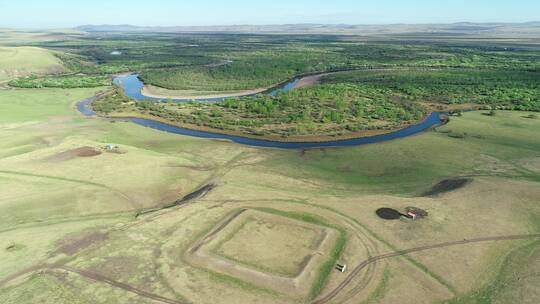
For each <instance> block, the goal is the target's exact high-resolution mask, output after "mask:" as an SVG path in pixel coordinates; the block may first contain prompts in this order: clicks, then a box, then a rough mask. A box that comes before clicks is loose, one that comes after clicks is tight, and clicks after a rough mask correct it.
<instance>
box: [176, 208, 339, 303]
mask: <svg viewBox="0 0 540 304" xmlns="http://www.w3.org/2000/svg"><path fill="white" fill-rule="evenodd" d="M338 237H339V233H338V232H337V231H336V230H335V229H332V228H329V227H326V226H319V225H315V224H312V223H307V222H303V221H300V220H297V219H292V218H288V217H285V216H280V215H276V214H273V213H266V212H263V211H258V210H246V209H242V210H240V211H238V212H236V213H234V214H232V215H230V216H227V217H226V218H225V219H223V220H222V221H221V222H220V223H218V224H217V226H216V227H215V228H214V229H213V230H212V231H211V232H210V233H208V234H207V235H206V236H204V237H203V238H202V239H201V240H199V241H198V242H196V243H195V244H194V245H193V246H192V247H191V248H189V249H188V251H187V252H186V255H185V258H186V260H187V261H188V262H190V263H191V264H193V265H194V266H197V267H201V268H205V269H208V270H211V271H215V272H218V273H223V274H226V275H229V276H232V277H235V278H238V279H241V280H243V281H245V282H249V283H251V284H254V285H257V286H259V287H263V288H267V289H272V290H275V291H278V292H281V293H285V294H289V295H293V296H307V295H308V294H309V291H310V289H311V286H312V284H313V283H314V280H315V278H316V276H317V273H318V272H319V268H320V265H321V263H323V262H325V261H326V260H327V259H328V258H329V255H330V252H331V251H332V249H333V247H334V246H335V244H336V242H337V239H338Z"/></svg>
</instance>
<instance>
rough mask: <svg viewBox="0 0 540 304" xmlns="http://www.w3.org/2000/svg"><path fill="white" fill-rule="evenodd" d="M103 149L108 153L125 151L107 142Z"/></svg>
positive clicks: (123, 152) (122, 152)
mask: <svg viewBox="0 0 540 304" xmlns="http://www.w3.org/2000/svg"><path fill="white" fill-rule="evenodd" d="M103 149H104V150H105V151H106V152H108V153H116V154H125V153H127V151H125V150H123V149H120V147H119V146H115V145H111V144H108V145H106V146H105V147H103Z"/></svg>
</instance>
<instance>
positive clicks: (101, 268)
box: [0, 89, 540, 303]
mask: <svg viewBox="0 0 540 304" xmlns="http://www.w3.org/2000/svg"><path fill="white" fill-rule="evenodd" d="M94 90H95V89H94ZM92 92H93V90H92V89H78V90H69V91H65V90H58V89H36V90H16V91H3V92H0V97H1V98H2V99H1V100H2V102H1V103H0V109H1V111H0V113H2V117H3V120H2V121H3V123H2V127H1V131H0V132H1V136H2V139H3V140H2V147H3V149H2V151H3V155H2V159H1V160H0V171H1V173H0V177H1V178H2V180H3V183H2V185H3V189H4V190H2V194H3V197H2V204H1V206H0V208H1V209H2V212H1V214H3V215H5V216H4V218H3V219H2V226H1V229H2V231H1V232H0V234H1V239H2V251H1V256H2V260H3V261H6V263H2V267H1V272H0V273H1V275H0V277H1V278H2V279H0V280H5V279H6V278H7V279H10V278H13V277H14V275H15V274H17V273H18V272H24V271H25V270H32V269H28V267H32V266H35V265H41V264H50V263H53V262H54V263H57V262H59V263H60V264H64V263H65V265H66V266H69V267H71V268H74V269H76V270H83V271H87V272H88V273H90V275H91V274H94V273H98V274H100V275H103V276H105V277H107V278H110V279H113V280H115V281H117V282H122V283H123V284H128V285H130V286H134V287H136V288H139V289H140V290H144V291H146V292H149V293H152V294H157V295H160V296H164V297H167V298H172V299H178V300H179V301H183V300H190V301H193V302H197V303H211V302H213V301H214V302H215V301H216V300H217V299H218V298H219V300H220V301H222V302H235V303H249V302H252V301H254V300H255V299H258V300H259V301H262V302H268V303H276V302H280V303H291V302H296V301H298V299H294V298H290V297H289V296H287V295H284V294H280V293H279V292H276V291H275V290H272V289H267V288H261V287H259V286H257V285H253V284H252V283H250V282H246V281H242V280H239V279H237V278H235V277H231V276H227V275H223V274H221V273H216V272H213V271H210V270H207V269H204V268H197V267H194V266H192V265H190V264H189V263H186V262H185V261H182V260H181V259H179V256H181V254H182V252H183V250H187V248H189V246H191V245H192V244H193V242H195V241H196V240H197V238H198V237H200V236H201V235H204V233H206V232H208V230H209V229H211V228H212V227H213V226H214V225H215V223H216V222H219V221H220V220H221V219H222V218H223V217H224V216H225V215H226V214H228V213H229V212H231V211H233V210H236V209H237V208H244V207H251V208H260V207H263V208H268V207H271V208H275V209H277V210H282V211H285V212H292V213H295V212H296V213H303V212H307V213H314V214H318V215H319V216H322V217H324V218H326V219H327V220H330V221H332V222H339V223H341V225H344V227H343V228H344V229H345V231H347V234H348V237H347V241H346V242H345V245H344V246H345V247H344V249H343V253H342V254H341V255H340V256H339V257H338V259H339V260H340V261H342V262H345V263H347V264H348V265H349V267H354V265H356V264H357V263H359V262H360V261H363V260H365V259H366V258H367V257H368V256H369V254H371V255H374V254H378V253H379V254H380V253H384V252H388V251H392V250H396V249H403V248H410V247H415V246H420V245H424V244H430V243H433V242H434V240H437V241H444V240H456V239H462V238H465V237H472V236H486V235H505V234H519V233H534V232H537V231H538V228H537V227H538V222H537V221H538V219H537V218H536V219H533V218H531V216H530V215H531V214H535V213H536V214H538V211H539V210H538V206H537V204H536V202H537V199H538V197H540V193H539V192H538V178H539V174H540V171H538V166H535V165H537V164H538V162H539V161H540V160H539V159H538V153H537V151H538V150H539V148H540V142H539V141H538V138H537V136H535V134H538V132H539V131H540V121H539V120H535V119H529V118H525V116H526V113H523V112H504V111H499V112H497V115H496V116H485V115H482V113H465V114H464V116H463V117H456V118H453V120H452V121H451V122H450V124H448V125H446V126H444V127H441V128H439V129H438V130H436V131H433V132H428V133H424V134H421V135H418V136H415V137H411V138H406V139H401V140H396V141H392V142H387V143H382V144H376V145H369V146H363V147H356V148H347V149H322V150H308V151H280V150H260V149H252V148H248V147H243V146H238V145H235V144H230V143H225V142H219V141H210V140H201V139H195V138H188V137H183V136H176V135H170V134H167V133H160V132H157V131H154V130H150V129H146V128H143V127H139V126H136V125H132V124H129V123H122V122H116V123H111V122H107V121H103V120H99V119H86V118H82V117H80V116H79V115H78V114H77V113H76V111H75V109H74V108H73V107H72V105H73V101H75V100H77V99H80V98H82V97H85V96H86V95H91V94H92ZM15 93H17V94H18V95H13V94H15ZM68 93H69V94H68ZM18 97H21V98H20V100H27V101H28V100H31V101H32V102H31V103H29V102H18V103H14V102H13V101H15V100H16V99H17V98H18ZM53 101H54V102H53ZM14 112H17V113H19V114H18V115H16V116H12V115H11V114H12V113H14ZM8 119H9V120H8ZM453 133H459V134H464V133H466V136H463V137H461V138H456V137H453V136H450V135H452V134H453ZM107 143H113V144H117V145H120V146H121V147H122V148H123V149H125V150H126V151H127V152H128V153H126V154H119V155H115V154H108V153H104V154H102V155H99V156H95V157H91V158H79V159H71V160H68V161H64V162H55V163H50V162H48V161H47V159H48V158H49V157H50V156H54V155H56V154H58V153H62V152H65V151H69V150H71V149H74V148H78V147H82V146H91V147H95V148H96V149H100V147H102V146H103V145H105V144H107ZM6 151H7V152H6ZM454 176H472V177H473V178H474V182H473V184H472V185H471V186H468V187H466V188H464V189H459V190H456V191H455V192H453V193H450V194H447V195H443V196H441V197H433V198H425V197H418V195H419V194H420V193H423V192H425V191H426V190H427V189H429V188H430V187H431V186H432V185H434V184H435V183H437V182H438V181H440V180H442V179H445V178H448V177H454ZM210 181H212V182H217V184H218V187H217V188H216V189H215V190H214V191H212V192H211V193H210V194H209V195H208V196H206V197H205V198H203V199H201V200H198V201H196V202H192V203H190V204H189V205H188V206H186V207H183V208H173V209H170V210H168V211H162V212H158V213H157V214H150V215H148V216H147V217H142V218H138V219H136V218H135V214H136V213H137V212H138V211H140V210H144V209H145V208H151V207H156V206H160V205H163V206H164V205H166V204H168V203H170V202H172V201H174V200H176V199H178V197H181V196H183V195H185V194H187V193H189V192H191V191H193V190H195V189H197V188H198V187H200V185H203V184H206V183H208V182H210ZM486 193H489V195H486ZM408 205H415V206H418V207H421V208H424V209H426V210H428V211H429V212H430V216H429V217H428V218H427V219H426V220H425V221H422V222H417V223H411V222H407V221H397V222H394V223H387V222H382V221H381V220H379V219H378V218H376V217H375V216H374V210H376V208H378V207H381V206H391V207H395V208H404V207H405V206H408ZM472 219H474V220H472ZM103 233H104V234H106V235H107V237H106V238H105V239H103V238H98V237H94V238H92V237H88V235H90V236H92V235H96V234H103ZM187 235H190V236H191V237H187ZM62 239H64V240H66V241H60V240H62ZM81 240H87V241H81ZM66 242H67V244H71V245H72V247H73V248H74V249H72V250H71V251H69V252H70V253H69V254H67V253H65V252H64V251H62V250H59V248H64V246H65V245H66ZM366 244H369V245H368V247H366ZM526 244H527V243H525V242H516V241H514V242H510V243H485V244H480V245H470V246H467V245H464V246H460V247H459V248H455V249H453V250H435V251H431V252H429V253H425V254H414V255H411V256H410V257H407V258H396V259H395V260H389V261H388V262H382V263H381V264H380V266H375V267H373V268H370V269H369V270H368V271H367V272H366V274H365V275H361V276H359V277H358V278H357V279H356V280H355V282H356V283H355V284H353V285H354V286H356V284H360V285H361V286H364V287H363V288H361V289H358V288H352V287H353V286H351V287H350V288H347V289H345V291H344V293H343V294H342V295H341V296H342V297H343V299H346V298H348V297H349V296H350V297H351V300H352V299H356V300H362V299H372V301H373V299H377V302H379V303H385V302H392V299H395V297H396V296H398V297H399V298H400V301H402V303H417V300H418V299H419V298H420V299H423V301H426V302H437V301H447V300H451V299H452V298H454V297H457V298H456V300H455V301H458V300H459V301H461V302H460V303H474V301H473V300H471V299H472V298H468V296H467V295H468V294H469V293H471V292H476V291H477V292H481V290H484V288H488V286H491V284H498V283H497V282H499V279H498V278H499V277H498V275H497V273H498V270H497V269H501V271H503V272H502V273H504V270H503V268H500V267H502V266H498V265H502V264H501V261H503V260H504V259H505V257H506V255H507V254H508V253H509V252H510V251H512V250H513V248H514V246H516V247H515V248H518V247H519V246H522V245H523V246H524V245H526ZM458 257H462V258H466V259H467V263H465V262H464V263H463V267H461V266H456V261H458V260H456V259H458ZM514 260H515V259H514ZM518 261H520V262H519V263H518V264H519V265H530V263H531V262H530V259H529V260H526V259H525V260H524V259H519V260H518ZM457 264H458V265H459V262H457ZM384 265H387V266H384ZM465 265H466V266H465ZM516 267H517V266H516ZM520 267H522V266H520ZM523 267H527V266H523ZM71 268H70V269H71ZM388 269H390V270H388ZM523 269H527V268H523ZM485 270H490V271H487V272H486V271H485ZM524 271H525V270H524ZM31 273H32V271H30V272H28V274H29V275H30V274H31ZM88 273H86V275H89V274H88ZM483 273H490V275H485V274H483ZM24 278H25V276H22V277H18V279H16V280H14V281H13V280H10V281H9V284H8V283H2V287H0V290H1V291H0V299H1V300H2V301H3V302H4V303H32V302H35V301H37V300H38V297H41V296H40V295H42V294H50V293H52V294H54V295H56V298H55V297H50V298H48V300H50V301H52V300H51V299H57V300H55V303H59V302H62V301H68V302H72V303H73V302H74V301H75V302H76V301H82V302H84V301H93V302H96V303H99V302H102V303H106V302H111V301H113V302H118V303H123V302H126V303H127V302H128V301H131V302H133V301H135V302H137V301H139V302H145V301H146V300H145V298H144V297H140V296H137V295H136V294H133V293H130V292H126V291H123V290H122V289H121V288H118V287H114V286H111V285H109V284H106V283H99V281H95V280H92V279H89V277H86V276H84V275H83V276H81V275H80V274H77V273H73V272H70V271H66V270H64V269H60V268H54V267H52V269H51V270H50V271H48V272H47V274H46V275H42V276H39V277H36V276H30V277H28V279H24ZM62 278H68V280H69V282H70V283H69V284H67V283H65V282H66V281H65V279H62ZM383 278H384V282H385V283H384V285H383V287H381V286H380V285H379V279H381V280H382V279H383ZM342 279H343V277H342V276H341V275H340V274H339V273H335V272H330V273H329V275H328V278H327V280H324V281H323V282H326V283H324V285H321V290H320V292H321V293H322V294H324V293H325V292H328V291H329V290H330V289H332V288H333V287H335V286H336V284H338V283H339V282H340V281H342ZM410 280H415V281H416V282H417V284H420V285H421V286H423V288H421V289H415V291H416V292H415V293H414V297H412V296H411V297H408V296H403V295H404V294H407V292H405V291H406V290H411V288H418V287H413V286H408V285H407V284H405V283H404V282H407V281H410ZM527 282H528V283H527V284H528V285H527V286H534V284H535V282H536V280H534V279H529V281H527ZM6 284H7V285H6ZM529 284H530V285H529ZM360 285H359V286H360ZM416 286H417V285H416ZM525 288H526V287H525ZM28 291H31V292H30V293H29V292H28ZM225 291H226V292H225ZM372 293H374V294H372ZM347 295H348V296H347ZM531 295H532V294H531V293H529V292H525V291H524V292H523V294H520V295H519V296H523V297H529V296H531ZM501 297H502V295H501ZM40 299H43V298H40ZM44 301H45V302H46V300H44ZM502 303H504V302H502Z"/></svg>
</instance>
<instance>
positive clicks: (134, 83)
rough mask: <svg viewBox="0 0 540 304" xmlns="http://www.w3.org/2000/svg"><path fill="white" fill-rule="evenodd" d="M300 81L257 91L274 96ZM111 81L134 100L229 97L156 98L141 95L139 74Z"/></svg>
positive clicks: (182, 100) (159, 100) (185, 100)
mask: <svg viewBox="0 0 540 304" xmlns="http://www.w3.org/2000/svg"><path fill="white" fill-rule="evenodd" d="M298 81H300V79H299V78H294V79H292V80H289V81H287V82H285V83H283V84H281V85H278V86H276V87H274V88H271V89H269V90H267V91H265V92H262V93H259V94H266V95H271V96H275V95H277V94H278V93H279V92H287V91H290V90H292V89H293V88H294V87H295V86H296V84H297V83H298ZM113 83H114V84H115V85H117V86H119V87H120V88H122V89H123V90H124V95H126V96H127V97H129V98H131V99H135V100H151V101H156V102H163V101H172V102H190V101H205V102H218V101H223V100H225V99H227V98H230V97H217V98H199V99H186V98H183V99H178V98H175V99H167V98H156V97H149V96H146V95H143V93H142V89H143V87H144V83H143V82H142V81H141V80H140V79H139V76H138V75H137V74H129V75H123V76H117V77H115V78H114V80H113ZM254 95H257V94H247V95H243V96H240V97H245V96H254Z"/></svg>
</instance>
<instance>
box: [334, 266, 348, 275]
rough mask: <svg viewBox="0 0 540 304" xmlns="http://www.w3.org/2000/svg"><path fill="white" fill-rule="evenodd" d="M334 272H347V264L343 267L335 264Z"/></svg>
mask: <svg viewBox="0 0 540 304" xmlns="http://www.w3.org/2000/svg"><path fill="white" fill-rule="evenodd" d="M336 270H337V271H339V272H342V273H343V272H345V271H347V264H343V265H341V264H337V265H336Z"/></svg>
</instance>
